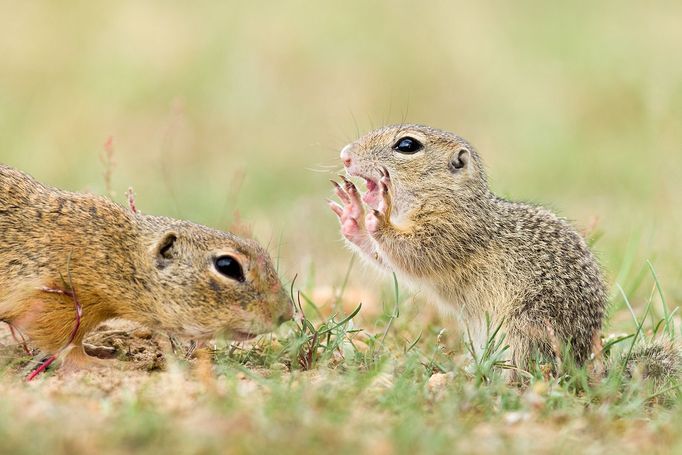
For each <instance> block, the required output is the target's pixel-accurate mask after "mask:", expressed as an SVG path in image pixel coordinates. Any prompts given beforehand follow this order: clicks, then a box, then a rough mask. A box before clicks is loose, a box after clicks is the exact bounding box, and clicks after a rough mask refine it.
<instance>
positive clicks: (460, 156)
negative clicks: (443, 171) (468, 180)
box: [448, 149, 471, 173]
mask: <svg viewBox="0 0 682 455" xmlns="http://www.w3.org/2000/svg"><path fill="white" fill-rule="evenodd" d="M470 158H471V154H470V153H469V150H467V149H459V150H457V151H456V152H455V153H453V154H452V156H451V157H450V163H448V167H449V168H450V171H452V172H453V173H454V172H459V171H461V170H462V169H464V168H466V167H467V166H468V165H469V160H470Z"/></svg>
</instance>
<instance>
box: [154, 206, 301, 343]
mask: <svg viewBox="0 0 682 455" xmlns="http://www.w3.org/2000/svg"><path fill="white" fill-rule="evenodd" d="M153 218H155V219H157V220H165V222H161V223H158V224H159V225H161V226H162V229H158V230H156V229H155V231H156V232H158V234H156V232H155V233H154V235H153V238H152V239H151V241H150V245H149V246H148V254H149V259H150V261H149V265H150V266H151V267H152V268H153V270H154V271H155V275H156V279H155V280H154V281H155V283H158V285H159V286H158V287H157V288H155V291H156V292H155V293H156V294H157V298H156V299H155V300H156V302H155V303H156V306H157V308H156V309H155V310H156V312H158V315H160V316H154V317H155V318H157V319H158V320H157V321H155V322H156V323H157V325H160V326H161V327H160V328H161V329H163V330H166V331H167V332H169V333H172V334H175V335H180V336H185V337H191V338H198V339H207V338H210V337H212V336H215V335H222V336H225V337H226V338H228V339H233V340H243V339H248V338H252V337H253V336H255V335H257V334H260V333H265V332H269V331H271V330H273V329H274V328H275V327H277V326H278V325H279V324H280V323H282V322H284V321H287V320H289V319H291V317H292V312H293V304H292V302H291V299H290V298H289V294H288V292H287V290H286V289H285V288H284V287H283V286H282V283H281V281H280V279H279V277H278V276H277V272H276V270H275V267H274V265H273V263H272V260H271V259H270V256H269V255H268V253H267V251H265V249H264V248H262V247H261V246H260V245H259V244H258V243H257V242H256V241H254V240H249V239H244V238H241V237H237V236H235V235H233V234H230V233H226V232H221V231H217V230H213V229H210V228H207V227H204V226H200V225H197V224H193V223H188V222H182V221H175V220H170V219H162V218H157V217H153ZM155 224H156V223H155ZM157 226H158V225H157ZM161 226H158V227H161Z"/></svg>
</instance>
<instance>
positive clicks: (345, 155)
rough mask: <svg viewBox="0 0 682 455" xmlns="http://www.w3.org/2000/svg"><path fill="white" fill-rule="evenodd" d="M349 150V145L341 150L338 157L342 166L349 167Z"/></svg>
mask: <svg viewBox="0 0 682 455" xmlns="http://www.w3.org/2000/svg"><path fill="white" fill-rule="evenodd" d="M350 149H351V146H350V144H348V145H347V146H345V147H344V148H343V149H342V150H341V153H340V157H341V160H342V161H343V165H344V166H346V167H348V166H350V163H351V159H350Z"/></svg>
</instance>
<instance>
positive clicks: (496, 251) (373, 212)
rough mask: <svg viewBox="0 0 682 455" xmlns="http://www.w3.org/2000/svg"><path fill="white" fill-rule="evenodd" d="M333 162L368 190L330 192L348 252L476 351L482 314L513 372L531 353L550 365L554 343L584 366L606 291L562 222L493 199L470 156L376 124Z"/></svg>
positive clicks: (461, 148)
mask: <svg viewBox="0 0 682 455" xmlns="http://www.w3.org/2000/svg"><path fill="white" fill-rule="evenodd" d="M341 159H342V160H343V162H344V165H345V167H346V172H347V174H348V175H349V176H354V177H361V178H363V179H364V180H365V181H366V183H367V192H366V193H365V194H364V195H363V196H361V195H360V194H359V192H358V190H357V189H356V187H355V185H354V184H353V183H351V182H350V181H348V180H347V179H345V178H343V180H344V184H343V186H340V185H338V184H336V183H335V182H334V183H335V185H336V194H337V195H338V197H339V198H340V199H341V201H342V202H343V205H338V204H336V203H334V202H330V205H331V208H332V210H333V211H334V212H335V213H336V214H337V215H338V217H339V218H340V220H341V226H342V227H341V230H342V233H343V235H344V237H345V238H346V239H347V242H348V244H349V245H350V246H351V247H352V248H353V249H354V250H356V251H357V252H359V253H360V255H361V256H364V257H366V258H367V259H369V261H370V262H372V263H374V264H376V265H379V266H381V267H384V268H387V269H389V270H392V271H394V272H395V273H396V274H397V275H398V276H399V277H400V278H402V279H403V280H405V281H407V282H408V283H412V284H413V285H416V286H418V287H419V288H421V289H423V290H424V291H426V292H427V293H428V294H429V295H431V296H432V299H433V300H434V301H435V302H437V303H438V305H439V307H440V308H441V309H443V310H445V311H446V312H448V313H455V314H457V315H458V316H459V317H460V318H461V320H462V321H463V322H464V323H465V324H466V325H467V327H468V328H469V330H470V331H471V335H472V340H473V341H474V342H475V344H476V346H475V348H476V349H480V348H481V344H482V343H483V342H484V341H483V340H485V337H486V325H487V324H486V317H487V315H488V316H489V317H491V318H492V322H491V324H492V326H493V328H494V327H495V326H496V325H498V324H501V326H502V331H503V332H505V333H506V339H505V342H506V343H507V344H508V345H509V354H510V360H511V362H512V363H513V364H514V365H516V366H517V367H519V368H522V369H527V368H528V367H529V364H530V361H531V360H533V359H535V358H537V356H538V355H539V356H541V357H543V358H546V359H549V360H555V359H556V356H557V355H559V354H560V353H559V352H558V351H557V349H560V348H559V347H558V346H557V345H558V344H561V345H563V346H569V347H570V349H571V352H572V354H573V356H574V358H575V360H576V361H577V362H578V363H579V364H582V363H584V362H585V360H587V359H588V358H589V356H590V354H591V352H592V349H593V345H595V343H599V337H600V329H601V326H602V319H603V316H604V311H605V306H606V303H607V293H606V286H605V283H604V280H603V278H602V272H601V270H600V267H599V265H598V263H597V261H596V260H595V258H594V256H593V255H592V253H591V252H590V250H589V248H588V246H587V244H586V242H585V240H584V239H583V238H582V237H581V235H580V234H578V232H577V231H576V230H575V229H574V228H573V227H572V226H571V225H570V224H569V223H568V222H567V221H566V220H564V219H562V218H559V217H558V216H556V215H555V214H554V213H552V212H551V211H549V210H547V209H545V208H542V207H537V206H533V205H529V204H524V203H518V202H510V201H506V200H504V199H502V198H499V197H497V196H496V195H494V194H493V193H492V192H491V191H490V189H489V188H488V183H487V179H486V174H485V171H484V168H483V164H482V162H481V159H480V157H479V155H478V153H477V152H476V151H475V150H474V149H473V148H472V147H471V145H469V144H468V143H467V142H466V141H465V140H464V139H462V138H460V137H458V136H456V135H454V134H451V133H448V132H445V131H440V130H437V129H433V128H429V127H426V126H419V125H395V126H387V127H384V128H381V129H378V130H376V131H372V132H370V133H368V134H367V135H365V136H363V137H361V138H360V139H358V140H357V141H355V142H353V143H351V144H349V145H347V146H346V147H345V148H343V150H342V151H341ZM363 201H364V203H365V204H367V206H369V208H370V210H368V213H367V214H365V210H364V208H363ZM597 346H598V344H597Z"/></svg>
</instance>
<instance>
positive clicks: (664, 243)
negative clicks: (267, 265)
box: [0, 0, 682, 316]
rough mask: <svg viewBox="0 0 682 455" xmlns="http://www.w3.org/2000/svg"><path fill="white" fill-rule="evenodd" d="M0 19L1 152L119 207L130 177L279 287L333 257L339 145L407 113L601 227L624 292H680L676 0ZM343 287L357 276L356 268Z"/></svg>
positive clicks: (351, 3) (604, 254) (3, 4)
mask: <svg viewBox="0 0 682 455" xmlns="http://www.w3.org/2000/svg"><path fill="white" fill-rule="evenodd" d="M0 11H1V12H0V30H1V32H0V34H1V35H0V36H2V38H1V39H0V161H1V162H3V163H6V164H10V165H12V166H15V167H18V168H20V169H22V170H25V171H27V172H29V173H31V174H33V175H34V176H35V177H37V178H38V179H40V180H42V181H44V182H46V183H49V184H52V185H55V186H61V187H65V188H68V189H72V190H87V191H93V192H96V193H100V194H107V193H111V195H112V197H113V198H114V199H116V200H117V201H120V202H123V201H124V200H125V199H124V194H125V191H126V190H127V188H128V187H129V186H132V187H133V188H134V189H135V192H136V195H137V204H138V206H139V208H140V209H141V210H142V211H144V212H147V213H155V214H165V215H169V216H175V217H182V218H187V219H191V220H193V221H196V222H200V223H203V224H207V225H211V226H214V227H219V228H227V227H229V226H235V223H236V224H238V225H244V224H246V225H248V226H250V227H251V229H252V230H253V231H254V233H255V236H256V237H257V238H258V239H260V240H261V241H262V242H263V243H265V244H268V245H269V248H270V251H272V253H273V255H274V256H278V257H279V261H280V264H281V270H282V274H283V275H284V276H285V277H287V278H289V279H291V278H292V277H293V276H294V275H295V274H298V276H299V279H301V280H302V281H301V282H302V283H306V282H308V283H314V286H318V287H325V286H329V287H331V288H333V287H334V286H339V284H340V282H341V281H342V280H343V279H344V276H345V269H346V267H347V266H348V262H349V260H350V253H348V252H347V251H345V250H344V248H343V245H342V242H341V241H340V236H339V234H338V232H337V225H336V220H335V219H334V217H333V216H332V214H331V212H328V209H327V207H326V205H325V202H324V198H325V197H327V196H329V195H330V186H329V183H328V179H329V178H330V177H333V176H334V175H335V173H336V172H337V171H339V170H340V165H339V162H338V160H337V156H338V150H339V149H340V148H341V147H342V146H343V145H344V144H345V143H347V142H349V141H351V140H353V139H354V138H355V137H357V136H358V135H359V134H361V133H363V132H365V131H367V130H369V129H371V128H374V127H377V126H380V125H383V124H385V123H388V122H400V121H408V122H418V123H426V124H430V125H432V126H435V127H439V128H443V129H446V130H450V131H454V132H457V133H458V134H460V135H462V136H464V137H466V138H467V139H468V140H469V141H470V142H471V143H472V144H474V146H476V147H477V148H478V149H479V151H480V152H481V153H482V154H483V156H484V159H485V161H486V164H487V166H488V170H489V174H490V178H491V184H492V186H493V187H494V189H495V190H496V191H497V192H498V193H500V194H502V195H504V196H509V197H511V198H515V199H521V200H526V201H533V202H538V203H543V204H546V205H549V206H551V207H552V208H554V209H555V210H557V211H558V212H559V213H560V214H562V215H563V216H566V217H568V218H571V219H573V220H575V222H576V223H577V225H579V226H581V227H582V228H584V229H588V230H590V231H591V232H592V233H593V234H594V233H595V232H598V233H600V234H601V237H600V238H599V240H598V241H597V243H596V245H595V247H596V249H597V250H598V252H599V254H600V257H601V258H602V261H603V263H604V267H605V269H606V270H607V273H608V275H609V279H610V281H611V283H615V282H620V283H623V286H624V287H626V286H630V287H634V286H632V283H636V282H637V276H638V274H640V273H641V271H642V270H643V266H644V264H645V260H646V259H650V260H651V261H652V263H653V264H654V266H655V268H656V271H657V272H658V275H659V278H660V280H661V282H662V284H663V286H664V289H665V292H666V296H667V298H668V300H669V304H671V305H676V304H679V303H680V302H681V301H682V283H681V278H682V270H681V268H680V260H681V258H682V252H681V251H680V249H681V247H682V240H681V239H682V236H681V235H680V227H681V225H682V209H681V208H680V204H681V203H682V196H681V195H682V58H681V56H682V27H681V26H680V20H679V19H680V17H682V3H680V2H675V1H668V2H666V1H662V2H656V7H653V5H652V4H650V3H647V2H620V1H618V2H616V1H603V2H587V1H577V2H563V3H552V4H551V5H550V4H549V3H547V2H542V1H520V2H513V3H511V2H507V3H504V2H494V1H491V2H475V3H474V2H446V1H434V2H428V3H426V2H424V3H421V2H419V3H418V2H409V1H390V2H389V1H379V2H367V1H361V0H347V1H344V2H338V3H328V2H304V1H287V2H235V1H224V2H209V1H197V2H178V1H171V2H167V1H149V2H139V1H119V2H68V3H64V2H14V1H5V0H2V1H0ZM110 137H111V138H112V142H111V145H112V149H113V154H112V156H113V162H114V164H113V167H112V168H111V171H112V173H111V183H110V185H109V184H107V178H105V177H104V173H105V168H106V166H105V165H104V164H103V161H102V154H103V152H104V150H105V146H104V144H105V143H106V142H107V141H108V138H110ZM595 226H596V227H595ZM595 229H596V231H595ZM350 280H351V283H352V286H354V287H359V288H363V287H364V288H372V287H373V286H375V284H376V281H374V280H368V279H367V275H366V274H364V273H362V269H360V268H355V269H354V270H353V271H352V273H351V276H350ZM645 281H646V280H645ZM647 283H648V284H647V285H646V286H643V287H640V291H639V293H637V292H635V295H634V296H633V301H635V302H636V303H638V304H641V302H642V301H643V300H644V299H645V298H646V296H647V295H648V293H649V291H650V285H651V281H650V280H649V281H648V282H647ZM637 296H639V297H637ZM626 316H627V315H626Z"/></svg>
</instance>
